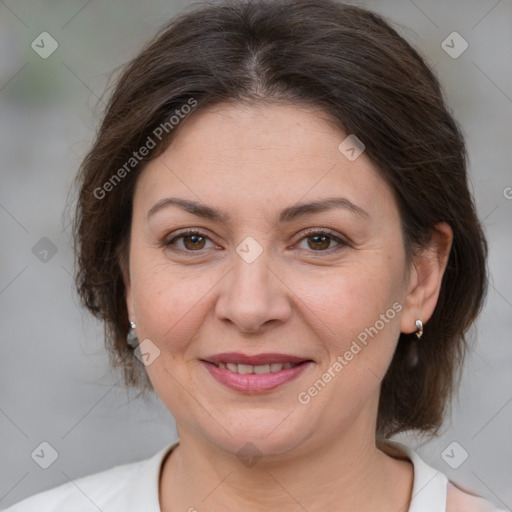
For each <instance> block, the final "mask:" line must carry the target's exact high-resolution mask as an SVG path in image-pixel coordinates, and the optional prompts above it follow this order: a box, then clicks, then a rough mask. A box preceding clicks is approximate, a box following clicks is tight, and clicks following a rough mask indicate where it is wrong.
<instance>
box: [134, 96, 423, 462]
mask: <svg viewBox="0 0 512 512" xmlns="http://www.w3.org/2000/svg"><path fill="white" fill-rule="evenodd" d="M347 135H348V134H345V133H342V132H341V131H340V130H339V129H337V128H335V127H334V125H332V124H330V123H328V122H327V121H326V120H324V119H323V118H322V117H321V116H320V115H319V114H318V113H317V112H315V111H314V110H311V109H306V108H301V107H297V106H292V105H282V106H266V107H260V108H259V109H255V108H247V107H246V108H242V107H233V106H229V105H217V106H216V107H212V108H209V109H206V110H204V111H198V112H197V113H195V114H194V115H193V116H190V118H189V119H187V121H186V123H184V124H183V126H180V127H179V131H178V132H177V133H176V135H175V138H174V139H173V142H172V143H171V145H170V146H169V147H168V149H167V150H166V151H165V152H164V153H163V154H162V155H161V156H159V157H158V158H156V159H154V160H152V161H151V162H150V163H149V164H148V165H147V167H146V168H145V169H144V171H143V172H142V174H141V176H140V177H139V180H138V183H137V186H136V191H135V195H134V203H133V206H134V207H133V219H132V231H131V246H130V255H129V261H130V264H129V283H128V284H127V304H128V309H129V314H130V318H131V320H134V321H135V322H136V324H137V329H136V330H137V334H138V336H139V339H140V341H141V342H143V343H144V345H143V350H142V351H143V352H147V353H148V354H149V355H148V356H146V357H147V371H148V374H149V377H150V379H151V381H152V383H153V385H154V388H155V390H156V392H157V394H158V395H159V396H160V398H161V399H162V401H163V402H164V403H165V405H166V406H167V408H168V409H169V411H170V412H171V413H172V415H173V416H174V418H175V419H176V422H177V425H178V429H179V430H181V433H180V435H182V434H184V433H188V434H190V435H194V436H196V437H198V438H200V439H202V440H206V441H209V442H210V443H213V444H214V445H216V446H217V447H219V448H222V449H223V450H226V451H228V452H232V453H237V452H238V451H239V450H241V449H242V448H243V447H244V446H245V445H246V443H252V444H254V445H255V446H256V447H257V448H256V450H257V451H259V452H260V453H262V454H263V453H268V454H276V455H277V454H283V456H286V455H284V454H285V453H286V452H290V453H295V454H297V453H299V452H300V451H301V450H306V449H308V447H309V448H311V449H312V448H315V447H317V446H320V445H325V443H326V442H329V440H334V439H336V438H338V437H339V436H340V435H342V434H343V433H347V434H348V433H350V432H351V433H352V434H353V435H356V436H359V435H361V436H368V435H371V436H372V437H373V436H374V433H375V421H376V414H377V404H378V395H379V389H380V384H381V380H382V378H383V377H384V374H385V372H386V369H387V367H388V365H389V363H390V361H391V358H392V356H393V352H394V349H395V345H396V342H397V339H398V336H399V334H400V331H401V330H402V331H404V332H413V331H414V330H415V329H416V328H415V326H414V320H413V319H414V318H417V317H415V316H414V313H413V312H410V313H409V309H410V308H409V306H408V305H407V304H408V303H407V295H408V293H409V292H410V291H411V290H412V288H413V287H414V283H412V281H411V277H410V276H411V275H413V274H414V272H409V269H408V268H406V262H405V253H404V248H403V240H402V234H401V228H400V218H399V213H398V209H397V205H396V204H395V201H394V198H393V195H392V192H391V190H390V188H389V187H388V185H387V184H386V183H385V181H384V180H383V179H382V178H381V177H380V176H379V174H378V173H377V171H376V169H375V168H374V166H373V165H372V163H371V162H370V160H369V159H368V157H367V156H366V154H365V153H364V152H363V153H362V154H361V155H360V156H358V157H357V158H355V159H354V157H355V156H357V152H358V150H359V149H360V148H359V147H355V146H354V151H351V150H350V144H349V142H345V143H344V145H342V147H341V149H339V146H340V143H342V141H344V139H345V138H346V137H347ZM347 145H348V148H347ZM171 198H172V199H173V200H179V201H187V202H190V203H194V204H197V208H196V211H197V214H194V213H193V211H192V210H193V209H192V208H182V207H180V206H179V205H178V204H177V203H171V201H170V199H171ZM327 199H332V200H333V201H332V204H331V205H330V206H329V205H327V206H329V207H321V208H320V207H318V208H313V207H306V206H303V205H307V204H310V203H316V202H318V201H326V200H327ZM334 200H336V202H335V201H334ZM301 206H302V208H301ZM212 212H215V215H213V214H212ZM220 219H222V220H220ZM186 230H193V231H198V232H200V234H199V235H187V234H186V233H185V232H186ZM322 232H327V233H322ZM424 321H425V319H424ZM143 340H144V341H143ZM148 340H149V341H148ZM226 353H231V355H225V354H226ZM222 354H224V355H222ZM268 354H273V355H268ZM276 354H277V355H276ZM260 355H262V357H261V358H260V359H258V360H256V359H250V357H251V356H260ZM243 356H246V358H249V359H244V358H243ZM237 360H238V361H240V363H248V362H250V361H252V362H253V363H255V364H254V365H253V366H256V367H257V368H256V369H254V367H253V366H244V365H242V366H236V364H237V363H236V361H237ZM219 361H224V362H230V366H229V367H227V366H226V368H223V367H222V366H223V365H222V364H221V365H220V366H219V367H217V366H215V365H214V364H213V363H214V362H215V363H219ZM302 361H304V362H302ZM286 362H290V363H294V364H295V363H299V362H302V363H300V364H298V365H297V366H293V367H292V368H288V366H290V365H289V364H288V365H285V366H284V367H282V366H281V365H282V364H283V363H286ZM271 364H273V366H270V365H271ZM246 372H252V375H248V374H247V373H246ZM254 372H256V373H255V374H254Z"/></svg>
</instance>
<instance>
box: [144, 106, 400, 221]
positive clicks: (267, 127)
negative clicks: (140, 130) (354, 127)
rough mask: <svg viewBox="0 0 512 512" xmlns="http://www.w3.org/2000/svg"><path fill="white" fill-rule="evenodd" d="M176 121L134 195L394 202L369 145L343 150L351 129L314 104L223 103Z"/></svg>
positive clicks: (232, 202)
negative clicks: (352, 152)
mask: <svg viewBox="0 0 512 512" xmlns="http://www.w3.org/2000/svg"><path fill="white" fill-rule="evenodd" d="M178 128H179V129H178V130H177V132H176V133H175V135H174V138H173V139H172V142H171V144H170V145H169V147H168V148H167V149H166V150H165V151H164V152H163V153H162V154H161V155H160V156H159V157H158V158H156V159H154V160H152V161H150V162H149V163H148V164H147V166H146V168H145V169H144V170H143V171H142V173H141V176H140V178H139V180H138V184H137V191H136V198H135V201H136V203H137V204H138V203H140V202H143V203H144V207H145V208H147V209H149V208H151V207H152V206H153V205H154V204H155V203H156V202H157V201H159V200H162V199H163V198H164V197H165V196H166V195H172V196H176V195H180V196H181V197H183V198H188V199H191V200H194V201H199V202H201V201H204V202H206V203H208V204H212V203H214V204H216V205H217V206H218V207H219V208H218V209H219V211H220V210H229V209H233V208H234V209H235V213H237V211H241V210H237V209H238V208H244V209H246V208H252V211H253V212H258V211H261V208H262V207H264V208H272V206H273V205H277V204H279V205H286V206H289V205H290V204H293V203H299V202H301V203H302V202H306V201H313V200H318V199H321V198H325V197H332V196H334V195H342V196H344V197H346V198H347V199H349V200H351V201H352V202H353V203H356V204H358V205H359V206H361V207H362V208H363V209H365V210H367V211H369V212H372V211H373V212H374V213H376V214H379V212H380V213H382V211H383V209H385V207H386V206H387V207H388V208H389V207H390V205H389V204H388V203H389V202H390V201H391V202H393V203H394V201H393V197H392V193H391V190H390V189H389V187H388V185H387V183H386V182H385V181H384V179H383V178H382V177H381V176H380V174H379V172H378V170H377V169H376V167H375V166H374V165H373V163H372V162H371V161H370V159H369V158H368V157H367V156H366V155H365V153H364V152H363V153H361V154H360V156H358V157H357V158H355V159H349V158H347V156H346V154H345V153H344V152H343V151H341V150H340V144H342V149H343V148H344V146H343V143H344V141H346V140H347V136H348V135H349V134H347V133H345V132H344V131H343V130H342V129H341V128H339V127H337V126H336V125H335V124H334V123H333V122H332V121H331V120H330V119H329V118H328V117H327V116H326V115H325V114H323V113H322V112H320V111H318V110H315V109H313V108H308V107H307V106H302V105H301V106H298V105H288V104H283V105H266V106H261V105H260V106H258V107H247V106H239V105H236V106H235V105H231V104H218V105H215V106H213V107H209V108H206V109H204V110H199V111H197V112H194V113H193V114H192V115H191V116H190V117H189V118H187V119H186V122H183V125H181V126H179V127H178ZM348 140H349V141H350V140H351V139H348ZM355 149H356V150H357V149H360V148H358V147H355ZM392 206H393V205H391V207H392ZM226 213H227V212H226Z"/></svg>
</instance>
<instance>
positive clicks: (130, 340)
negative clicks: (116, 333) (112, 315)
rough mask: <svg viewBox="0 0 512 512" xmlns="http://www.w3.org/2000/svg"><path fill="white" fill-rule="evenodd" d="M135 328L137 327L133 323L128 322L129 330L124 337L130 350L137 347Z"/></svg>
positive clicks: (137, 339)
mask: <svg viewBox="0 0 512 512" xmlns="http://www.w3.org/2000/svg"><path fill="white" fill-rule="evenodd" d="M136 327H137V325H136V324H135V322H132V321H130V330H129V331H128V334H127V335H126V343H127V344H128V345H129V346H130V347H132V348H137V347H138V345H139V338H138V337H137V334H135V328H136Z"/></svg>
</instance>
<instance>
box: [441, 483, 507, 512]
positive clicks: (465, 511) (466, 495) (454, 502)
mask: <svg viewBox="0 0 512 512" xmlns="http://www.w3.org/2000/svg"><path fill="white" fill-rule="evenodd" d="M502 511H503V509H499V508H497V507H496V506H495V505H494V504H493V503H491V502H490V501H488V500H486V499H485V498H482V497H480V496H476V495H474V494H471V493H470V492H468V491H465V490H463V489H461V488H460V487H458V486H457V485H456V484H454V483H453V482H450V481H449V482H448V486H447V489H446V512H502Z"/></svg>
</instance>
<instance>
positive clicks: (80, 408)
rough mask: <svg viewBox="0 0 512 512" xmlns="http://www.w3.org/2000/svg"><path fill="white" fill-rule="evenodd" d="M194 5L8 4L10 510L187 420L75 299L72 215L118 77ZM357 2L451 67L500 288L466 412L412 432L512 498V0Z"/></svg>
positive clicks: (490, 302)
mask: <svg viewBox="0 0 512 512" xmlns="http://www.w3.org/2000/svg"><path fill="white" fill-rule="evenodd" d="M191 4H192V3H191V2H187V1H181V2H178V1H167V2H164V1H157V0H145V2H144V4H142V3H141V2H139V3H137V2H135V1H125V2H121V1H118V0H109V1H106V2H98V1H97V0H96V1H95V0H92V1H91V0H89V1H87V0H76V1H67V2H63V1H50V0H44V1H41V2H37V3H35V2H28V1H25V0H23V1H17V2H14V0H5V1H0V130H1V134H0V144H1V146H0V148H1V149H0V172H1V181H0V185H1V186H0V222H1V236H2V239H1V240H2V241H1V247H2V251H1V260H0V264H1V267H0V270H1V274H0V314H1V318H0V329H1V331H0V332H1V350H2V357H1V363H0V364H1V367H0V379H1V384H0V385H1V388H0V389H1V403H0V432H1V437H0V439H1V445H0V461H2V465H1V468H0V507H2V508H5V507H7V506H9V505H11V504H12V503H15V502H17V501H19V500H21V499H22V498H25V497H27V496H29V495H31V494H34V493H36V492H39V491H42V490H44V489H48V488H51V487H54V486H56V485H58V484H61V483H64V482H67V481H68V480H69V479H76V478H78V477H80V476H83V475H86V474H90V473H94V472H97V471H101V470H104V469H108V468H110V467H112V466H114V465H116V464H122V463H126V462H130V461H135V460H140V459H142V458H146V457H149V456H150V455H153V454H154V453H155V452H156V451H157V450H159V449H160V448H162V447H163V446H164V445H166V444H168V443H170V442H172V441H174V440H175V439H176V430H175V426H174V421H173V419H172V416H171V415H170V413H169V412H168V411H167V409H166V408H165V407H164V406H163V405H162V404H161V403H160V402H159V400H158V399H157V398H154V399H149V400H146V401H143V400H140V399H138V400H133V396H134V393H127V392H126V391H124V390H123V389H122V387H120V386H118V382H119V377H120V376H119V375H118V374H113V373H112V372H111V371H110V370H109V368H108V363H107V358H106V355H105V353H104V351H103V348H102V328H101V326H100V325H99V324H98V323H96V322H95V321H93V320H92V319H91V318H90V317H89V316H88V314H87V313H85V312H84V311H82V310H81V309H80V308H79V306H78V305H77V299H76V296H75V295H74V291H73V283H72V273H73V255H72V251H71V241H70V228H69V217H66V216H63V211H64V207H65V204H66V200H67V198H68V191H69V187H70V185H71V181H72V179H73V176H74V175H75V172H76V170H77V167H78V165H79V163H80V159H81V158H82V157H83V156H84V153H85V151H86V150H87V149H88V147H89V145H90V143H91V141H92V136H93V134H94V130H95V128H96V126H97V123H98V120H99V115H100V114H101V103H99V106H96V105H97V102H98V97H99V96H101V94H102V92H103V91H104V87H105V85H106V80H107V74H108V73H109V72H110V71H111V70H113V69H114V68H115V67H117V66H119V65H122V64H123V63H125V62H126V61H127V60H128V59H130V58H131V57H133V56H135V54H136V52H137V51H138V49H139V48H140V47H141V45H142V44H143V43H144V42H145V40H146V39H147V38H148V37H150V36H151V35H152V34H153V33H154V31H155V30H156V29H157V28H158V27H159V26H160V25H161V24H162V23H164V22H165V21H166V20H167V19H168V18H169V17H170V16H171V15H173V14H175V13H177V12H179V11H181V10H183V9H185V8H186V7H187V6H188V5H191ZM357 5H361V6H363V7H368V8H371V9H374V10H376V11H378V12H381V13H382V14H384V15H385V16H388V17H389V18H390V19H391V20H393V21H394V22H396V23H398V24H399V25H395V27H397V28H398V30H399V31H400V32H401V33H402V35H404V36H405V37H406V39H408V40H409V42H411V44H413V46H415V47H416V48H417V49H419V50H420V52H421V53H422V54H423V55H424V56H425V57H426V58H427V61H428V62H429V63H430V64H431V65H432V66H434V67H435V70H436V72H437V73H438V75H439V76H440V78H441V81H442V84H443V86H444V88H445V91H446V96H447V100H448V102H449V105H450V107H451V108H452V109H453V112H454V114H455V117H456V118H457V119H458V120H459V122H460V123H461V125H462V127H463V130H464V133H465V135H466V138H467V144H468V147H469V153H470V174H471V182H472V186H473V190H474V195H475V199H476V203H477V207H478V212H479V215H480V218H481V219H483V222H484V226H485V230H486V234H487V236H488V240H489V245H490V258H489V268H490V273H491V286H490V288H489V295H488V299H487V303H486V307H485V310H484V312H483V314H482V315H481V318H480V319H479V321H478V324H477V327H476V329H475V330H474V332H473V335H474V338H475V340H476V341H475V345H474V352H473V355H472V356H471V358H470V359H468V361H467V365H466V369H465V373H464V376H463V380H462V386H461V392H460V394H459V395H458V397H456V399H455V400H454V408H453V414H452V417H451V418H447V421H446V423H445V427H444V429H443V433H442V435H441V436H440V437H439V438H438V439H436V440H435V441H431V442H428V443H425V442H424V441H423V440H422V439H420V438H416V437H413V436H411V435H408V436H400V437H399V438H398V440H401V441H403V442H406V443H408V444H410V445H411V446H413V447H415V448H417V451H418V452H419V453H420V455H422V456H423V458H424V459H425V460H426V461H427V462H428V463H429V464H431V465H433V466H435V467H436V468H438V469H439V470H441V471H443V472H445V473H446V474H447V475H448V477H449V478H450V479H452V480H453V481H455V482H458V483H459V484H462V485H465V486H467V487H469V488H470V489H472V490H473V491H474V492H477V493H479V494H481V495H484V496H486V497H488V498H490V499H491V500H493V501H494V502H495V503H496V504H498V505H499V506H501V507H503V508H511V507H512V486H511V485H510V484H511V482H512V440H511V431H512V428H511V426H512V372H511V371H510V370H511V368H512V344H511V334H510V333H511V317H512V273H511V271H510V261H511V259H510V253H511V250H512V238H511V236H510V233H511V230H510V226H511V224H512V223H511V220H512V199H511V197H512V189H509V188H507V187H512V173H511V171H510V166H511V163H510V162H511V161H512V149H511V148H512V141H511V132H512V130H511V120H512V59H511V56H512V3H511V2H510V0H493V1H486V0H484V1H482V0H471V1H468V0H457V1H454V0H451V1H448V2H447V1H426V0H414V1H412V0H389V1H383V2H377V1H367V2H366V1H365V2H359V3H358V4H357ZM44 31H46V32H49V33H50V34H51V36H52V37H53V38H54V39H55V40H56V41H57V42H58V44H59V46H58V48H57V50H56V51H55V52H54V53H53V54H52V55H51V56H50V57H48V58H47V59H43V58H41V57H40V56H39V55H38V54H37V53H36V52H35V51H34V50H33V49H32V48H31V43H32V41H33V40H35V39H36V37H37V36H38V35H39V34H40V33H41V32H44ZM453 31H456V32H458V33H459V34H461V36H462V37H463V38H464V39H465V40H466V41H467V42H468V44H469V47H468V49H467V50H466V51H465V52H464V53H463V54H462V55H461V56H460V57H458V58H455V59H454V58H452V57H450V56H449V55H448V54H447V53H446V52H445V51H444V50H443V48H442V47H441V43H442V41H443V40H445V38H446V37H447V36H448V35H449V34H451V33H452V32H453ZM507 196H508V198H507ZM43 237H46V238H48V239H49V240H51V242H52V243H53V244H54V245H55V248H56V249H57V252H56V254H54V255H53V256H52V253H51V252H49V253H48V254H47V256H46V258H47V259H48V261H46V262H45V261H41V260H40V258H41V257H42V254H41V253H40V255H39V256H40V257H39V258H38V257H36V255H35V254H34V253H33V247H34V246H35V244H36V243H38V241H39V240H40V239H41V238H43ZM39 243H40V244H43V245H44V244H48V242H39ZM36 247H39V246H36ZM43 248H44V247H43ZM35 252H37V251H35ZM43 441H46V442H48V443H50V444H51V445H52V446H53V447H54V448H55V449H56V450H57V452H58V454H59V457H58V459H57V460H56V461H55V463H54V464H52V465H51V466H50V467H49V468H48V469H46V470H45V469H42V468H40V467H39V466H38V465H37V464H36V463H35V462H34V460H32V458H31V453H32V452H33V451H34V449H35V448H36V447H38V446H39V444H40V443H41V442H43ZM453 441H456V442H458V443H459V444H460V445H461V447H463V449H465V450H466V451H467V452H468V453H469V457H468V459H467V460H466V461H465V462H464V463H463V464H462V465H461V466H460V467H459V468H458V469H452V468H451V467H450V466H449V465H448V464H447V463H446V462H445V461H444V460H443V458H442V455H441V454H442V453H443V451H444V450H445V448H446V447H447V446H448V445H449V444H450V443H452V442H453ZM453 453H454V454H455V458H458V457H460V456H461V454H462V453H463V452H462V449H461V448H459V447H456V449H455V451H454V452H453Z"/></svg>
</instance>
